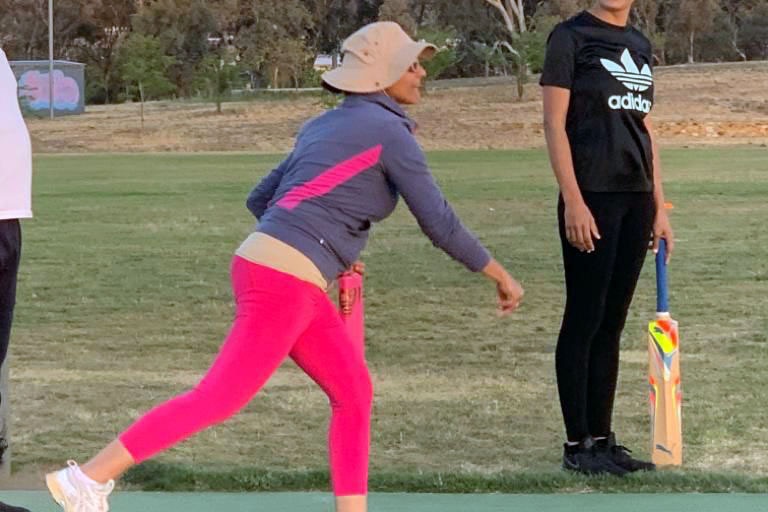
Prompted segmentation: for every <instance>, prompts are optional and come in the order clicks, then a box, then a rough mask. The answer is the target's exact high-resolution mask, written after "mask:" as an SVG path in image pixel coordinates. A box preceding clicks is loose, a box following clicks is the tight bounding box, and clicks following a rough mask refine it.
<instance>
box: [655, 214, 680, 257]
mask: <svg viewBox="0 0 768 512" xmlns="http://www.w3.org/2000/svg"><path fill="white" fill-rule="evenodd" d="M662 238H663V239H664V240H666V241H667V258H666V263H669V260H670V258H671V257H672V252H673V251H674V250H675V238H674V233H673V232H672V225H671V224H670V223H669V216H668V215H667V211H666V210H665V209H664V208H663V207H662V208H659V209H658V210H657V211H656V220H654V221H653V246H652V248H653V254H656V253H657V252H659V240H661V239H662Z"/></svg>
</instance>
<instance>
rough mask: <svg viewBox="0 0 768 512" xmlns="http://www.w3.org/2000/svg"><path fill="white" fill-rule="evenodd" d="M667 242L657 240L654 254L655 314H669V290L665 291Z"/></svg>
mask: <svg viewBox="0 0 768 512" xmlns="http://www.w3.org/2000/svg"><path fill="white" fill-rule="evenodd" d="M666 259H667V241H666V240H664V239H663V238H662V239H660V240H659V252H657V253H656V312H657V313H669V290H668V289H667V263H666Z"/></svg>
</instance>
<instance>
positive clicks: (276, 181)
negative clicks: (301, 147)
mask: <svg viewBox="0 0 768 512" xmlns="http://www.w3.org/2000/svg"><path fill="white" fill-rule="evenodd" d="M290 161H291V155H289V156H288V158H286V159H285V160H283V161H282V162H281V163H280V165H278V166H277V167H276V168H275V169H273V170H272V172H270V173H269V174H267V175H266V176H264V178H262V180H261V181H260V182H259V183H258V184H257V185H256V186H255V187H253V190H251V193H250V194H248V199H247V200H246V201H245V205H246V206H247V207H248V209H249V210H250V211H251V213H252V214H253V216H254V217H256V218H257V219H260V218H261V216H262V215H263V214H264V212H265V211H266V210H267V207H268V206H269V202H270V201H271V200H272V198H273V197H274V195H275V191H276V190H277V187H278V186H280V182H281V181H282V179H283V175H284V174H285V170H286V169H287V168H288V166H289V165H290Z"/></svg>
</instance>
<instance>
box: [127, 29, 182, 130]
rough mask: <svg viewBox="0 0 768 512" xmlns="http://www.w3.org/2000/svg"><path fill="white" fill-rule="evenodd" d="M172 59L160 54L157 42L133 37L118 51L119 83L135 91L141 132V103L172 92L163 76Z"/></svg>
mask: <svg viewBox="0 0 768 512" xmlns="http://www.w3.org/2000/svg"><path fill="white" fill-rule="evenodd" d="M174 60H175V59H174V58H173V57H169V56H167V55H165V54H163V49H162V45H161V44H160V41H159V40H158V39H157V38H156V37H154V36H145V35H143V34H138V33H133V34H131V35H130V36H129V37H128V38H127V39H126V40H125V44H123V46H122V48H121V50H120V68H121V72H122V77H123V79H124V80H125V81H126V82H127V83H129V84H131V85H133V86H134V87H136V90H137V91H138V93H139V101H140V102H141V110H140V112H141V129H142V130H144V102H145V101H146V100H147V99H153V98H159V97H161V96H164V95H166V94H169V93H171V92H172V91H173V90H174V86H173V83H171V81H170V80H168V77H167V73H168V70H169V68H170V67H171V66H172V65H173V64H174Z"/></svg>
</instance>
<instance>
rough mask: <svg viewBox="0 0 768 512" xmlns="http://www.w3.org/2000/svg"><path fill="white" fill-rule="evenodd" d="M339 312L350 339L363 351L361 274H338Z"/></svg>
mask: <svg viewBox="0 0 768 512" xmlns="http://www.w3.org/2000/svg"><path fill="white" fill-rule="evenodd" d="M339 313H340V314H341V319H342V321H343V322H344V325H345V326H346V328H347V333H348V334H349V337H350V339H351V340H352V341H353V342H354V343H355V344H356V345H357V346H359V347H360V349H361V350H362V351H363V352H365V318H364V310H363V276H362V275H360V274H358V273H357V272H353V271H348V272H344V273H343V274H341V275H340V276H339Z"/></svg>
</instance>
